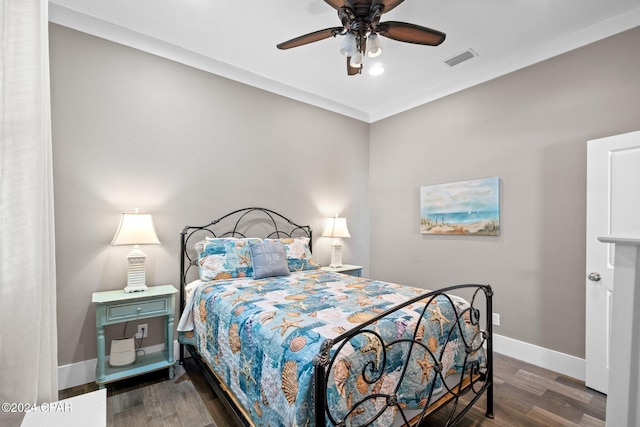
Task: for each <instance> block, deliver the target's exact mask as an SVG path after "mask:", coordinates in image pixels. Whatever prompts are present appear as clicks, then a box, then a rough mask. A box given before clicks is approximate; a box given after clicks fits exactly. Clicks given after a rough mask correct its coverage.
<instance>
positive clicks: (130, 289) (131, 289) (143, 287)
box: [124, 284, 148, 294]
mask: <svg viewBox="0 0 640 427" xmlns="http://www.w3.org/2000/svg"><path fill="white" fill-rule="evenodd" d="M147 289H148V288H147V285H144V284H142V285H136V286H126V287H125V288H124V292H125V293H127V294H128V293H131V292H142V291H146V290H147Z"/></svg>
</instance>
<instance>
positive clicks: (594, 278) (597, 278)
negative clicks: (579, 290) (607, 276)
mask: <svg viewBox="0 0 640 427" xmlns="http://www.w3.org/2000/svg"><path fill="white" fill-rule="evenodd" d="M588 277H589V280H591V281H592V282H599V281H600V279H602V277H600V273H589V276H588Z"/></svg>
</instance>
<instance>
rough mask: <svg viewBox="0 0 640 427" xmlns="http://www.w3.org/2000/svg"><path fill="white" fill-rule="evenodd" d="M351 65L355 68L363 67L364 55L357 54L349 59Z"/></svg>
mask: <svg viewBox="0 0 640 427" xmlns="http://www.w3.org/2000/svg"><path fill="white" fill-rule="evenodd" d="M349 65H351V66H352V67H353V68H360V67H362V54H361V53H360V52H356V54H355V55H353V56H352V57H351V58H350V59H349Z"/></svg>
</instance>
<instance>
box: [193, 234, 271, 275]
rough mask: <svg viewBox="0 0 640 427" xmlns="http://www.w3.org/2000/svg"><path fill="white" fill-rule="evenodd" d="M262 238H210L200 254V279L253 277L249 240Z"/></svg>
mask: <svg viewBox="0 0 640 427" xmlns="http://www.w3.org/2000/svg"><path fill="white" fill-rule="evenodd" d="M251 241H256V242H259V241H260V239H235V238H231V237H222V238H208V239H206V240H205V241H204V242H203V243H202V242H201V243H199V244H198V245H202V251H201V252H200V253H199V254H198V272H199V273H200V280H203V281H210V280H219V279H234V278H237V277H251V275H252V274H253V268H252V264H251V251H250V248H249V242H251Z"/></svg>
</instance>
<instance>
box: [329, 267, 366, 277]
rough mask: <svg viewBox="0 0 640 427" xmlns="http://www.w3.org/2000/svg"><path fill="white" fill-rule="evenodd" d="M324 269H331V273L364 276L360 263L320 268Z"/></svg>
mask: <svg viewBox="0 0 640 427" xmlns="http://www.w3.org/2000/svg"><path fill="white" fill-rule="evenodd" d="M320 270H322V271H329V272H331V273H342V274H348V275H349V276H356V277H362V267H361V266H359V265H347V264H345V265H343V266H341V267H336V268H332V267H322V268H320Z"/></svg>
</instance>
